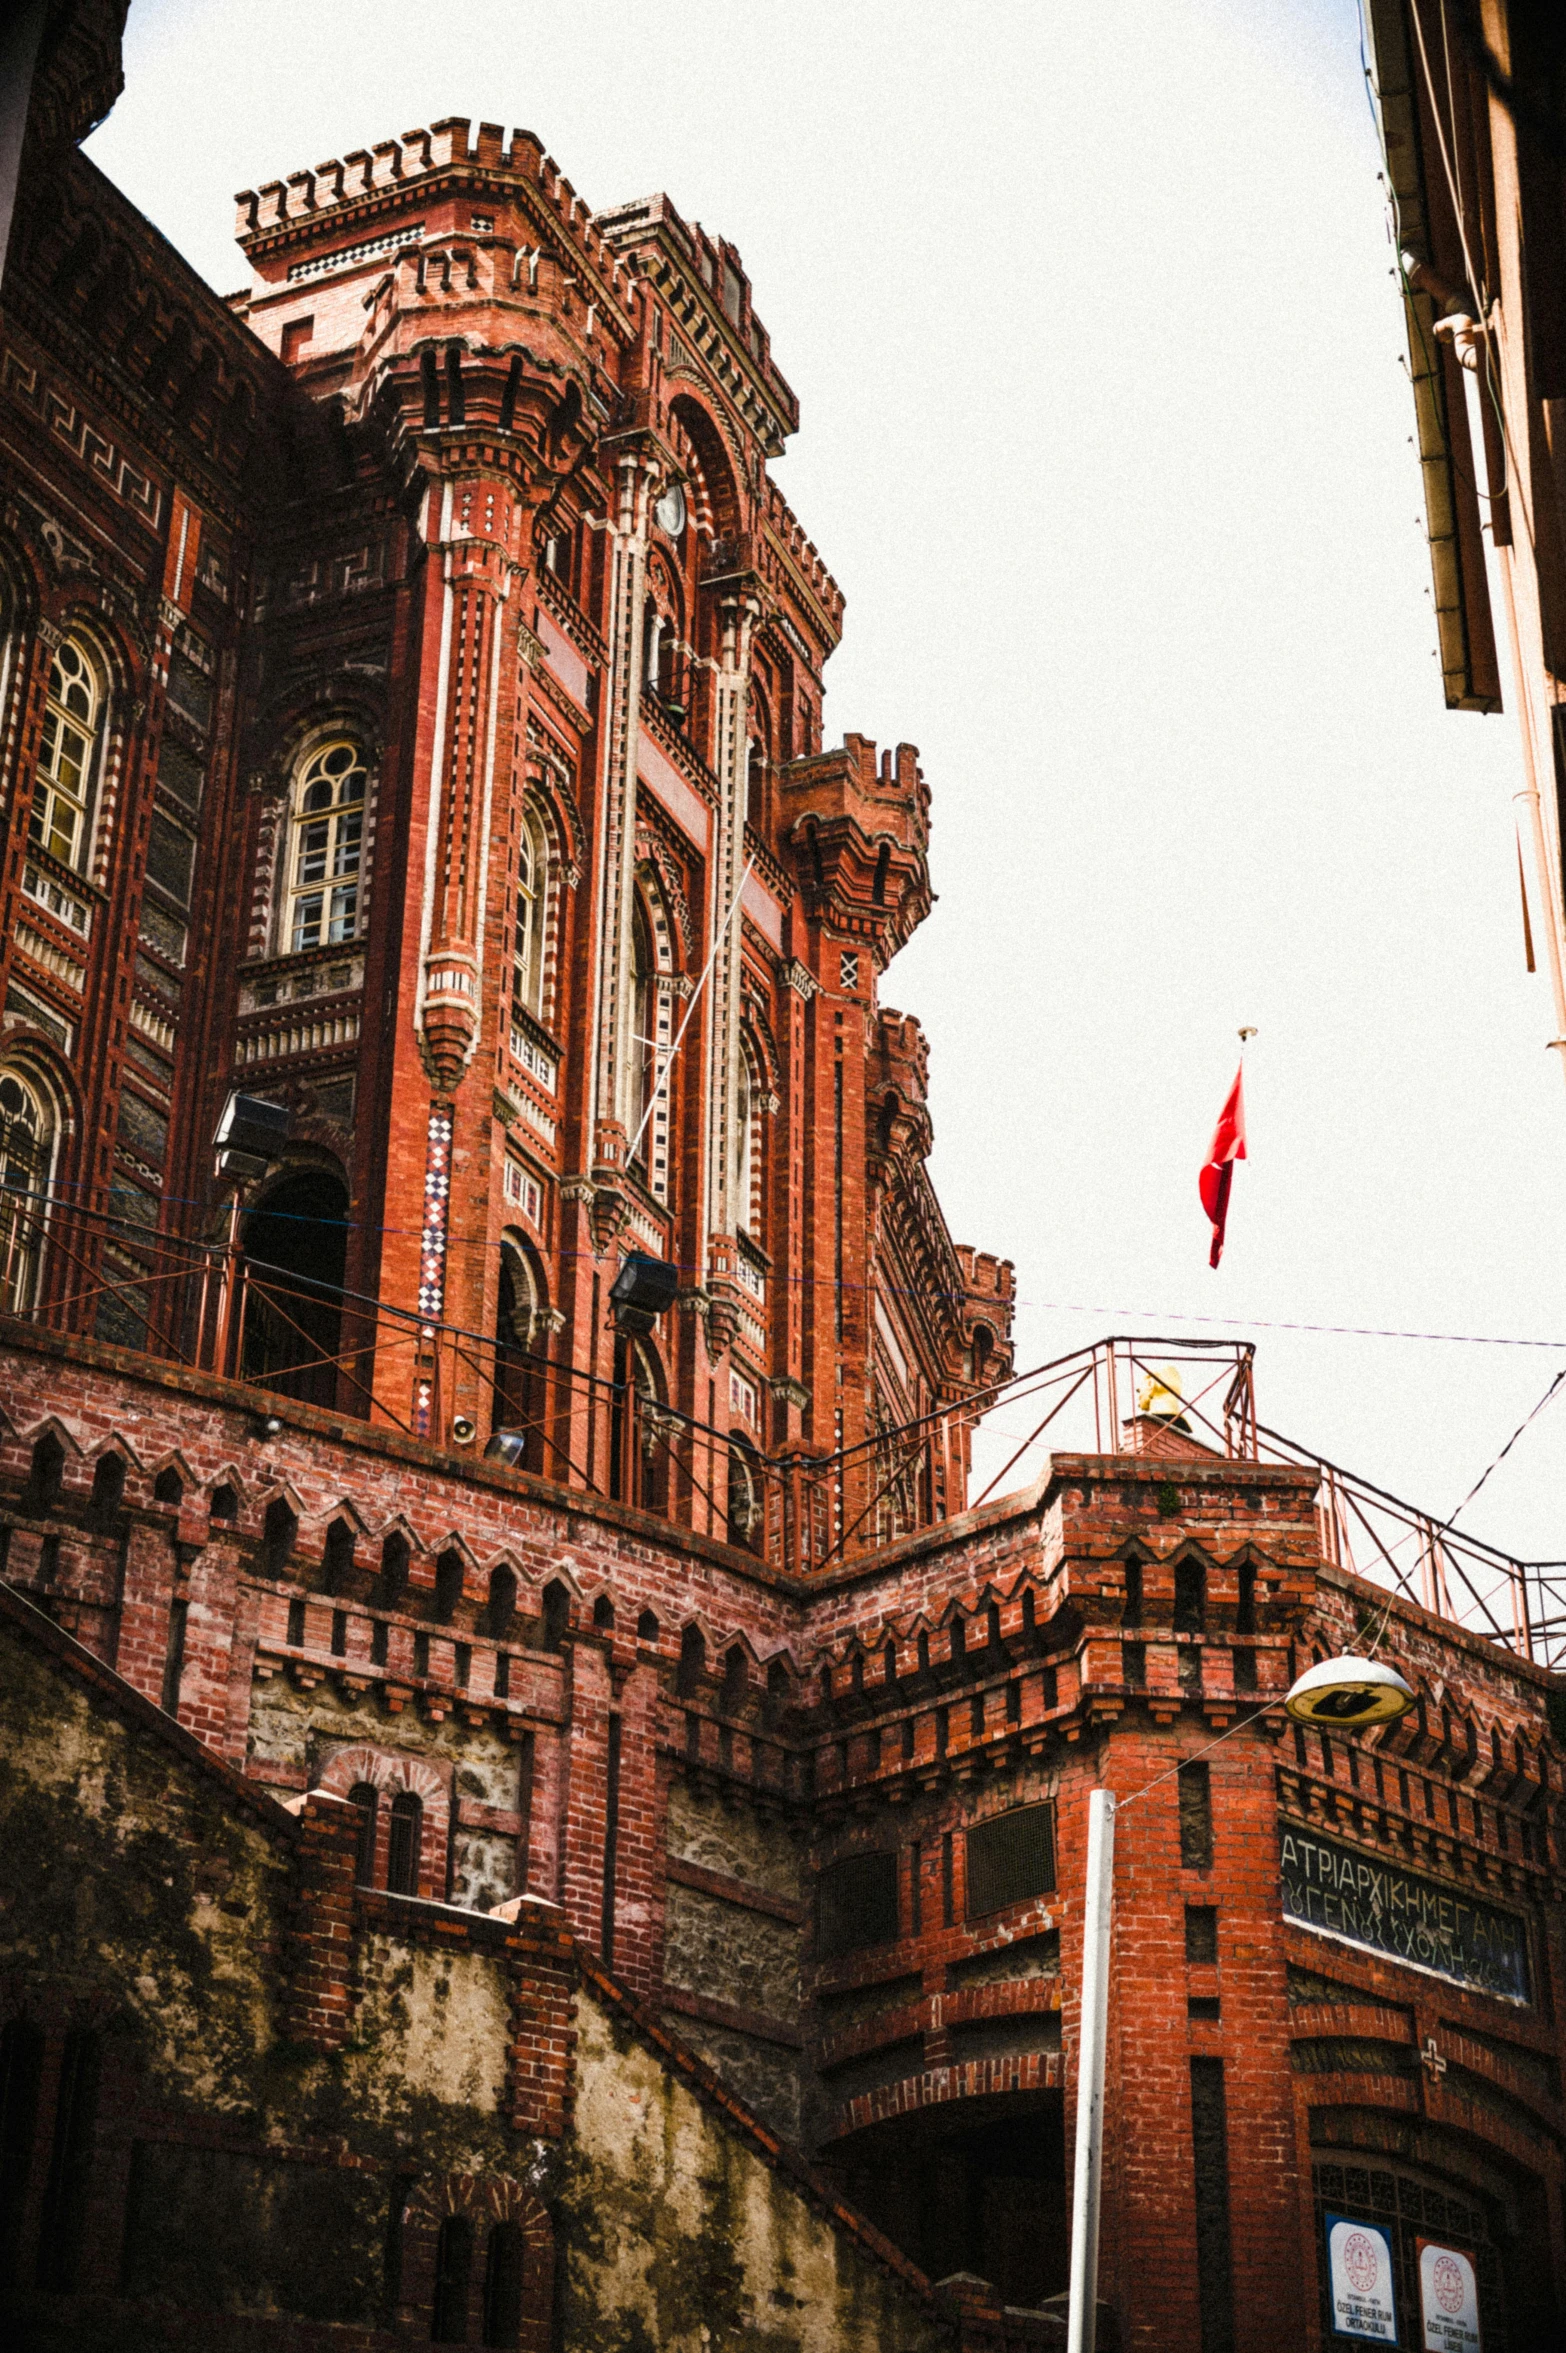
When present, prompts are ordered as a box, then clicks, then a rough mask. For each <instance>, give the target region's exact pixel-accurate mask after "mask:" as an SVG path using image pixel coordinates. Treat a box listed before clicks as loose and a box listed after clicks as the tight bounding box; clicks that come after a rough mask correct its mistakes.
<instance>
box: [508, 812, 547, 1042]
mask: <svg viewBox="0 0 1566 2353" xmlns="http://www.w3.org/2000/svg"><path fill="white" fill-rule="evenodd" d="M550 879H551V878H550V860H549V836H548V833H547V832H546V831H545V827H544V820H543V816H542V814H541V812H540V811H539V810H538V809H537V808H536V807H535V806H534V805H532V804H531V803H529V804H527V805H525V806H524V808H523V811H522V824H521V828H520V832H519V835H518V840H517V882H516V921H515V927H514V929H513V931H512V935H511V1002H512V1004H513V1006H514V1007H515V1008H516V1009H517V1010H518V1011H519V1012H523V1013H528V1014H531V1015H532V1017H533V1019H534V1020H535V1021H538V1022H542V1020H543V1018H544V961H545V949H546V945H547V942H548V936H549V885H550Z"/></svg>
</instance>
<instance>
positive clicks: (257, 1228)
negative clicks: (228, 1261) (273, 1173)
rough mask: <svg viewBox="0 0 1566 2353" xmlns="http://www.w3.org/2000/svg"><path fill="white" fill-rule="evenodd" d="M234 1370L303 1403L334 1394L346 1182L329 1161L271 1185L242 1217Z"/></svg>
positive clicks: (327, 1401)
mask: <svg viewBox="0 0 1566 2353" xmlns="http://www.w3.org/2000/svg"><path fill="white" fill-rule="evenodd" d="M244 1253H245V1272H246V1283H245V1323H244V1338H243V1344H242V1347H241V1352H240V1366H239V1371H240V1378H241V1379H242V1380H246V1381H254V1382H256V1383H257V1384H258V1386H259V1387H261V1388H263V1389H276V1390H278V1391H279V1392H280V1393H281V1394H282V1395H283V1396H285V1397H296V1398H298V1399H299V1400H300V1402H301V1403H302V1404H305V1405H324V1406H331V1405H335V1403H336V1402H337V1367H336V1364H335V1362H334V1361H333V1360H334V1359H335V1358H336V1356H337V1353H338V1350H339V1349H340V1347H341V1345H342V1282H343V1270H344V1267H345V1265H346V1263H347V1255H348V1188H347V1186H346V1185H345V1184H344V1183H343V1181H342V1179H341V1177H338V1176H334V1175H333V1174H332V1173H331V1172H330V1170H328V1169H320V1168H307V1169H299V1170H297V1171H296V1172H295V1173H294V1174H293V1175H291V1176H285V1177H284V1178H283V1180H282V1182H281V1183H280V1184H277V1185H274V1186H273V1188H272V1190H271V1192H269V1193H268V1194H267V1196H266V1199H265V1200H264V1201H263V1202H261V1203H260V1205H259V1206H258V1207H257V1208H255V1209H253V1210H252V1211H251V1213H250V1215H249V1216H248V1217H247V1218H246V1220H245V1225H244Z"/></svg>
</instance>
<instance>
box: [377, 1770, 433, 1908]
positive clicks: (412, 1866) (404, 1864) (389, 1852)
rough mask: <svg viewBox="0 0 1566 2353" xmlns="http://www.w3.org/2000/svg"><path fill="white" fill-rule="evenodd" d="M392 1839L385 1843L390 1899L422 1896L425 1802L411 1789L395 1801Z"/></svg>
mask: <svg viewBox="0 0 1566 2353" xmlns="http://www.w3.org/2000/svg"><path fill="white" fill-rule="evenodd" d="M390 1827H391V1835H390V1837H389V1838H388V1840H387V1842H386V1888H387V1893H388V1894H390V1895H417V1894H418V1892H419V1840H420V1837H421V1834H422V1832H423V1829H424V1805H423V1801H422V1800H421V1799H419V1798H417V1797H415V1796H414V1794H413V1791H412V1790H411V1789H404V1790H399V1792H398V1794H397V1795H396V1796H395V1797H394V1798H393V1799H392V1807H391V1826H390Z"/></svg>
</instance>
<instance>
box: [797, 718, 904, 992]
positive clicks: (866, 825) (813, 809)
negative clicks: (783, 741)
mask: <svg viewBox="0 0 1566 2353" xmlns="http://www.w3.org/2000/svg"><path fill="white" fill-rule="evenodd" d="M782 800H783V819H784V835H785V839H786V841H787V844H788V846H789V848H790V850H791V851H792V853H793V859H794V870H795V873H796V875H797V876H798V879H799V883H800V887H801V889H802V891H803V893H804V898H805V906H806V910H807V912H808V914H809V915H810V917H811V919H812V921H814V922H817V923H826V924H829V925H830V926H831V928H832V929H833V930H834V931H837V932H841V933H843V934H845V935H847V936H849V937H852V938H858V939H862V940H863V941H865V943H866V944H867V945H868V946H869V948H870V950H871V953H872V954H873V956H874V958H875V962H876V968H877V970H878V971H885V969H886V967H887V965H888V964H889V963H890V962H891V960H892V958H893V957H894V956H895V955H896V953H897V951H898V949H899V948H901V947H904V946H906V945H907V943H908V941H909V940H910V939H911V938H912V937H913V934H914V932H915V931H916V930H917V929H918V927H919V925H920V924H921V923H922V922H923V921H924V918H925V917H926V915H928V914H929V912H930V907H931V905H932V901H933V894H932V892H931V889H930V869H929V864H928V861H927V857H926V851H927V849H928V847H929V840H930V790H929V787H928V785H927V784H926V783H925V780H924V773H923V771H922V769H921V768H920V766H919V755H918V753H917V751H916V750H915V749H914V747H913V745H912V744H906V743H904V744H899V745H898V746H897V749H896V751H895V752H892V751H886V752H882V753H881V754H880V757H879V760H878V759H877V755H876V747H875V745H874V744H873V743H872V742H871V741H870V740H869V738H868V737H867V736H863V735H848V736H845V737H844V739H843V742H842V743H841V744H840V745H839V746H837V747H836V748H835V749H834V750H832V751H827V752H818V753H817V754H816V755H815V757H814V758H812V759H806V760H796V761H794V762H793V763H792V764H791V765H790V766H789V767H788V768H786V769H785V770H784V772H783V776H782Z"/></svg>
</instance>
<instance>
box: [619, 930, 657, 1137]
mask: <svg viewBox="0 0 1566 2353" xmlns="http://www.w3.org/2000/svg"><path fill="white" fill-rule="evenodd" d="M655 969H656V967H655V965H654V963H653V950H652V932H651V930H650V929H649V926H648V922H647V910H646V908H645V907H644V906H643V905H642V902H641V900H640V899H638V900H637V902H636V908H635V912H634V913H633V915H632V917H631V1041H630V1048H629V1053H630V1068H631V1086H630V1103H629V1107H628V1108H629V1112H630V1123H631V1124H630V1131H629V1134H628V1136H627V1139H626V1141H627V1142H628V1143H634V1142H635V1141H636V1137H637V1134H638V1131H639V1130H640V1128H641V1125H642V1122H643V1120H644V1119H645V1118H646V1116H647V1104H648V1100H649V1098H650V1096H651V1094H652V1090H653V1085H654V1079H653V1057H654V1055H655V1054H656V1052H657V1043H658V1042H657V1039H656V1037H655V1036H654V1034H653V1009H654V1005H655V1002H656V995H655V989H654V980H653V976H654V972H655ZM637 1157H638V1159H639V1160H640V1161H641V1162H642V1164H643V1166H644V1167H645V1165H646V1163H647V1158H648V1150H647V1139H646V1137H645V1136H643V1137H642V1140H641V1143H640V1144H639V1145H638V1146H637Z"/></svg>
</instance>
